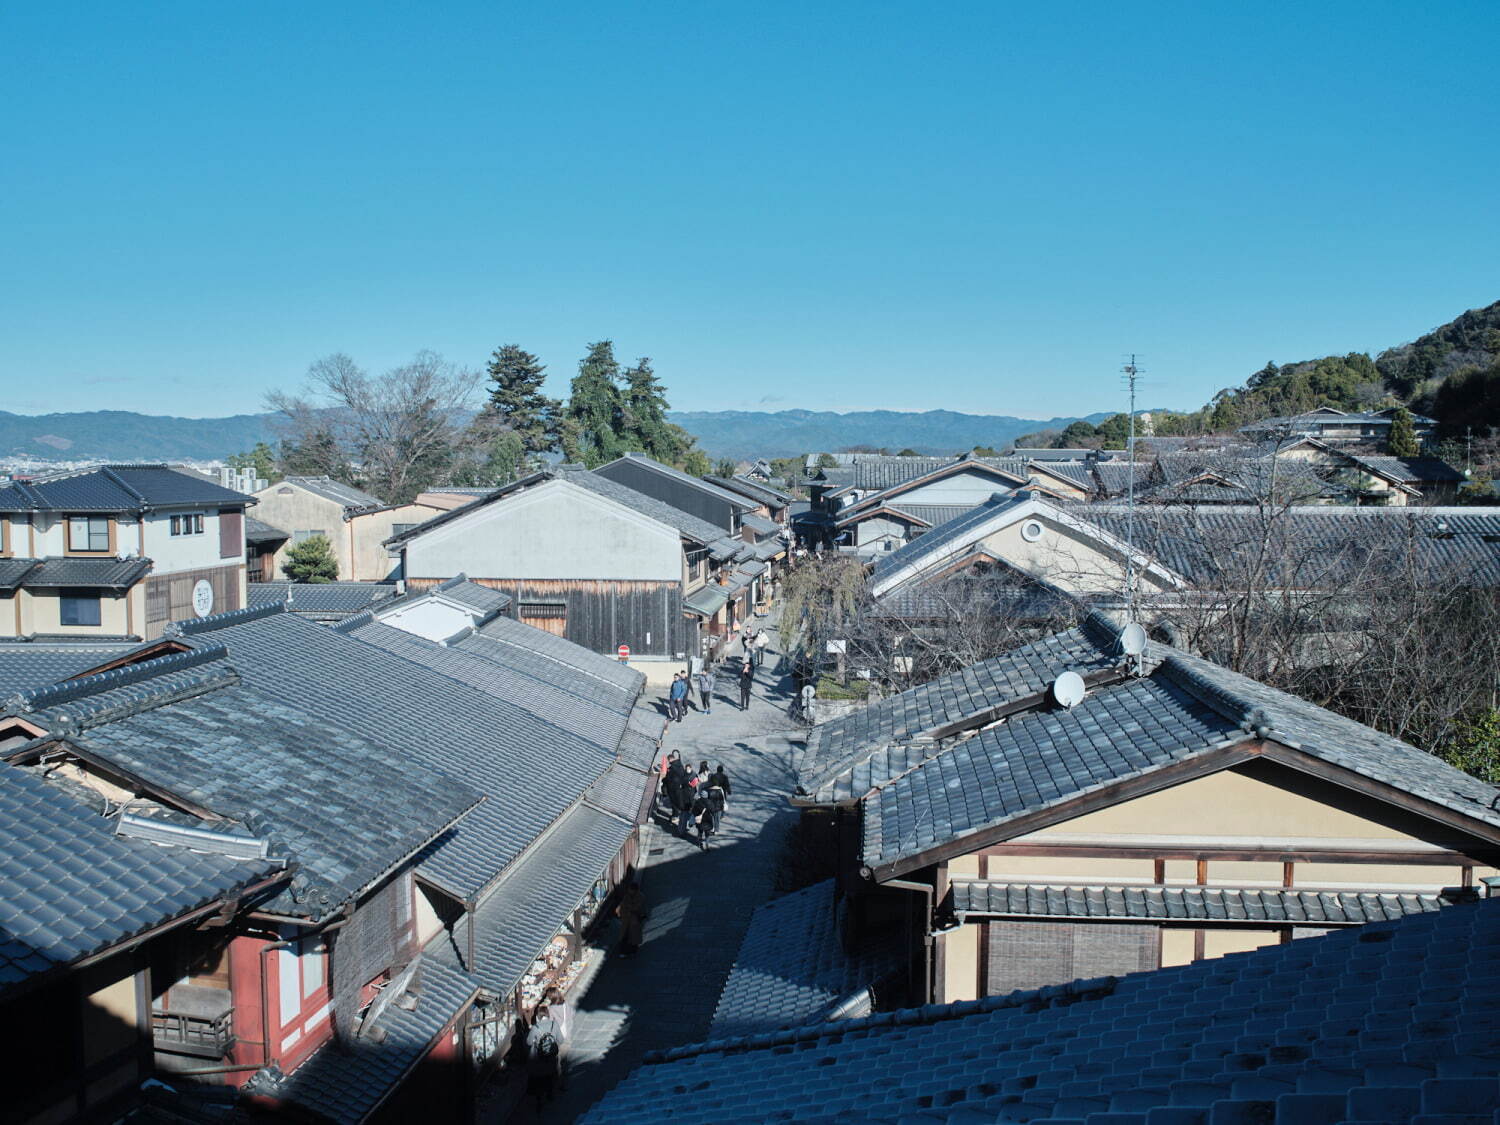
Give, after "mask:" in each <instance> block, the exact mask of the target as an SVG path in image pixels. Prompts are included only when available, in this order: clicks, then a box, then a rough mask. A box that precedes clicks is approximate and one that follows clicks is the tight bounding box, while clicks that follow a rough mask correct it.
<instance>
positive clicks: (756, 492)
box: [703, 476, 793, 508]
mask: <svg viewBox="0 0 1500 1125" xmlns="http://www.w3.org/2000/svg"><path fill="white" fill-rule="evenodd" d="M703 479H704V480H706V481H708V482H709V483H711V484H716V485H718V486H719V487H720V488H722V489H725V490H727V491H729V492H737V493H739V494H740V495H741V496H747V497H749V498H750V499H751V500H754V501H755V502H756V503H757V504H765V505H766V506H767V507H771V508H782V507H785V506H786V505H788V504H790V503H791V502H792V500H793V497H792V496H790V495H788V494H787V493H785V492H782V491H781V489H779V488H772V487H771V486H770V485H769V484H766V483H764V482H762V481H758V480H750V479H749V478H747V477H741V476H734V477H714V476H708V477H704V478H703Z"/></svg>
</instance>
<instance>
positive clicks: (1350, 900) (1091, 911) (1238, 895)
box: [953, 879, 1445, 926]
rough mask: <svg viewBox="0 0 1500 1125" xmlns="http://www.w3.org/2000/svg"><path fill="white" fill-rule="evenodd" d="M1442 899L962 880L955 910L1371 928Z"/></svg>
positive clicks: (1439, 903) (956, 885) (1422, 910)
mask: <svg viewBox="0 0 1500 1125" xmlns="http://www.w3.org/2000/svg"><path fill="white" fill-rule="evenodd" d="M1444 905H1445V900H1444V899H1443V897H1442V896H1441V895H1435V894H1376V893H1372V892H1367V891H1319V890H1301V889H1291V890H1276V889H1269V888H1262V887H1148V886H1118V887H1109V886H1091V887H1078V886H1039V885H1035V884H1024V883H1000V882H994V881H990V880H978V879H975V880H968V879H965V880H956V881H955V882H954V883H953V910H954V912H955V913H957V914H959V915H960V916H962V915H969V914H978V915H988V916H991V917H1006V918H1094V919H1111V920H1127V919H1141V920H1150V921H1178V922H1292V923H1295V924H1297V925H1303V926H1333V925H1363V924H1365V923H1366V922H1389V921H1391V920H1393V919H1396V918H1404V917H1405V916H1406V915H1408V914H1422V913H1426V912H1429V911H1433V910H1440V909H1442V907H1443V906H1444Z"/></svg>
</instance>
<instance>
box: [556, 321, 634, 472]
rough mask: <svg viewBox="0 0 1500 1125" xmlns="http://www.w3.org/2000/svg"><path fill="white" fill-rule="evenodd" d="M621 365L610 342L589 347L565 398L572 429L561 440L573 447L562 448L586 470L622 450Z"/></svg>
mask: <svg viewBox="0 0 1500 1125" xmlns="http://www.w3.org/2000/svg"><path fill="white" fill-rule="evenodd" d="M619 380H620V364H619V362H618V361H616V359H615V345H614V342H613V341H612V340H600V341H598V342H596V343H593V344H590V345H589V348H588V354H587V355H585V356H584V357H583V359H582V360H580V361H579V363H578V374H577V375H575V376H574V377H573V385H572V393H571V394H570V395H569V397H568V406H567V410H566V412H565V413H566V417H567V418H568V419H569V421H571V423H572V427H571V429H570V431H569V432H565V434H564V437H565V438H566V440H567V442H568V443H569V444H571V445H572V446H573V448H572V449H569V448H567V446H566V445H565V446H564V449H563V452H564V454H565V455H566V456H567V457H568V458H569V460H578V461H582V462H583V464H585V465H587V466H588V467H589V468H591V469H592V468H594V467H595V466H598V465H602V464H604V463H605V462H606V461H613V460H614V459H615V458H616V457H618V456H619V455H620V454H621V453H623V452H624V451H625V450H624V446H623V445H622V443H621V441H620V433H621V428H622V427H621V422H622V414H623V410H624V403H623V401H622V396H621V393H620V382H619Z"/></svg>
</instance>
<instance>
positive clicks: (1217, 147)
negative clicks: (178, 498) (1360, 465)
mask: <svg viewBox="0 0 1500 1125" xmlns="http://www.w3.org/2000/svg"><path fill="white" fill-rule="evenodd" d="M1497 43H1500V4H1496V3H1494V2H1493V0H1473V2H1452V3H1443V4H1411V3H1401V4H1396V3H1380V2H1377V3H1357V4H1356V3H1328V4H1269V5H1268V4H1258V5H1249V4H1236V5H1230V4H1201V3H1191V4H1186V3H1185V4H1175V5H1174V4H1159V3H1152V4H1145V3H1142V4H1119V3H1098V4H1093V3H1084V4H1067V5H1060V4H1029V5H1025V6H1022V5H1018V4H1007V3H1000V2H996V0H992V2H986V3H976V4H961V3H953V4H942V5H918V4H879V3H870V2H858V3H848V4H833V3H823V4H809V3H805V2H797V3H787V4H773V3H766V2H757V3H754V4H736V5H729V4H714V3H709V4H702V3H695V4H656V3H643V4H640V5H635V4H619V3H614V4H607V5H606V4H598V5H582V4H578V5H572V4H568V5H563V4H538V3H529V4H499V3H473V4H468V3H458V2H451V0H450V2H447V3H441V4H403V5H394V4H377V3H358V4H353V3H351V4H348V5H338V4H333V3H295V4H293V3H261V2H257V3H250V4H232V5H231V4H218V3H202V2H201V0H200V2H195V3H192V4H186V3H184V4H170V3H155V2H153V3H144V4H129V3H118V2H114V3H109V4H103V3H101V4H93V5H88V4H46V3H29V4H10V5H6V6H5V7H4V9H3V10H0V106H3V109H0V390H3V392H4V393H3V395H0V408H4V409H10V410H15V411H19V412H24V413H36V412H41V411H47V410H80V409H90V408H122V409H139V410H143V411H146V412H150V413H179V414H187V415H194V416H205V415H218V414H224V413H230V412H236V411H252V410H256V409H258V408H259V406H260V402H261V398H262V395H263V393H264V391H265V390H266V389H268V388H273V387H288V388H290V387H294V386H295V385H297V384H298V383H299V382H300V379H301V376H302V373H303V372H304V371H305V369H306V367H307V365H308V363H309V362H310V361H311V360H313V359H314V358H316V357H318V356H320V355H324V354H326V353H329V352H332V351H347V352H349V353H350V354H352V355H354V356H355V357H356V358H357V359H359V360H360V361H361V362H362V363H364V364H366V365H367V366H369V367H372V368H382V367H386V366H390V365H393V364H395V363H398V362H400V361H401V360H403V359H404V358H406V357H407V356H409V355H410V354H411V353H412V352H414V351H415V350H417V349H418V348H423V347H427V348H433V349H436V350H438V351H440V352H442V353H444V354H445V355H447V356H448V357H449V358H450V359H454V360H457V361H461V362H463V363H466V364H471V365H479V364H481V363H482V362H483V361H484V359H485V358H486V357H487V356H488V354H489V352H490V350H491V349H492V348H493V347H494V346H495V345H496V344H498V343H501V342H516V343H519V344H521V345H523V346H524V347H527V348H529V349H531V350H532V351H535V352H538V353H539V354H540V355H541V356H542V358H543V359H544V360H545V361H546V362H547V363H548V364H549V365H550V370H551V373H552V378H553V383H554V387H553V390H554V391H555V392H556V393H563V392H565V390H566V382H567V379H569V378H570V377H571V375H572V374H573V372H574V370H575V368H576V363H577V360H578V357H579V356H580V355H581V354H582V352H583V347H584V344H585V343H586V342H587V341H590V340H594V339H598V338H601V337H605V336H608V337H612V338H613V339H614V340H615V341H616V344H617V348H618V351H619V353H620V354H621V356H622V357H624V358H627V359H628V358H633V357H635V356H637V355H641V354H649V355H651V356H652V357H654V359H655V361H656V365H657V370H658V373H659V374H660V375H661V377H662V378H663V379H664V380H665V381H666V382H667V384H668V386H669V387H670V389H671V392H672V400H673V405H674V406H676V407H678V408H681V409H725V408H743V409H782V408H785V407H790V406H805V407H811V408H817V409H846V408H862V407H888V408H893V409H932V408H948V409H954V410H965V411H974V412H982V413H994V414H1020V415H1025V416H1047V415H1053V414H1070V413H1083V412H1088V411H1092V410H1103V409H1116V408H1118V406H1119V405H1120V403H1121V391H1120V389H1119V380H1118V378H1117V375H1116V371H1117V369H1118V367H1119V364H1120V362H1121V358H1122V356H1123V353H1125V352H1128V351H1131V350H1134V351H1138V352H1140V353H1141V354H1142V355H1143V356H1144V359H1143V363H1144V366H1145V367H1146V368H1147V371H1148V374H1147V379H1148V383H1147V386H1146V389H1145V392H1144V397H1145V399H1146V400H1147V401H1148V402H1149V403H1150V404H1152V405H1168V406H1182V407H1190V406H1195V405H1198V404H1199V403H1201V402H1202V401H1204V400H1205V399H1206V398H1207V397H1209V396H1210V395H1211V394H1212V393H1213V392H1214V391H1216V390H1217V389H1219V388H1221V387H1224V386H1227V385H1231V384H1234V383H1238V382H1240V381H1242V380H1243V379H1244V378H1245V376H1247V375H1248V374H1249V373H1250V372H1251V371H1253V370H1255V369H1256V368H1258V367H1259V366H1260V365H1261V364H1263V363H1264V362H1265V361H1266V360H1268V359H1275V360H1277V361H1286V360H1293V359H1301V358H1307V357H1310V356H1314V355H1322V354H1327V353H1330V352H1344V351H1351V350H1366V349H1369V350H1374V349H1379V348H1381V347H1383V346H1387V345H1389V344H1393V343H1397V342H1400V341H1402V340H1406V339H1410V338H1412V337H1413V336H1415V335H1418V334H1420V333H1421V332H1423V331H1425V330H1427V329H1429V328H1431V327H1433V326H1435V325H1437V324H1439V323H1441V322H1443V321H1445V320H1448V319H1449V318H1451V317H1452V316H1454V315H1456V314H1457V313H1458V312H1460V311H1462V310H1463V309H1465V308H1469V307H1473V306H1478V305H1483V304H1488V303H1489V302H1491V301H1494V300H1496V299H1497V298H1500V63H1497V56H1496V44H1497Z"/></svg>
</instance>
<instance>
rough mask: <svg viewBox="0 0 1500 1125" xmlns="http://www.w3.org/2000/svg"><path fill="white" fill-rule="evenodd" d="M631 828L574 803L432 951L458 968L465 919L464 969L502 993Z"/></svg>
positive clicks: (516, 979) (590, 886) (544, 943)
mask: <svg viewBox="0 0 1500 1125" xmlns="http://www.w3.org/2000/svg"><path fill="white" fill-rule="evenodd" d="M632 831H634V827H633V825H631V824H628V823H626V822H625V821H624V820H621V819H620V818H619V817H616V816H611V815H610V814H609V813H605V812H601V811H599V810H598V809H594V808H590V807H589V806H587V805H575V806H574V807H573V808H571V809H569V810H568V811H567V812H566V813H565V814H564V815H563V817H562V818H561V819H560V820H559V821H558V823H557V824H556V825H555V826H553V828H552V829H551V830H550V831H549V832H548V833H547V835H546V836H545V837H544V838H543V839H541V840H540V841H538V842H537V844H536V845H535V846H534V847H533V848H531V849H530V850H529V851H528V852H527V853H526V855H525V856H523V857H522V858H521V860H520V861H519V862H518V863H516V864H515V865H514V867H513V869H512V870H510V871H507V872H506V874H505V876H504V878H502V879H501V880H500V882H499V883H497V884H496V885H495V887H494V889H493V890H492V891H490V892H489V893H488V894H487V895H486V896H485V898H484V900H483V901H482V902H481V903H480V904H479V906H478V908H477V909H476V910H475V911H474V913H473V914H472V915H465V916H464V917H463V918H461V919H460V920H459V921H458V923H457V924H456V925H455V926H454V931H453V939H452V941H450V942H445V943H442V945H441V946H435V947H434V954H435V955H436V956H438V957H440V958H442V959H443V960H445V961H446V962H448V963H449V964H453V965H459V964H461V960H462V958H464V957H467V955H468V948H469V936H468V928H469V925H470V921H469V919H470V918H471V917H472V918H473V920H474V922H473V924H474V926H475V933H474V964H473V965H469V966H467V969H468V971H470V972H472V973H473V975H474V976H475V977H476V978H477V979H478V980H480V981H481V982H482V983H483V984H484V986H485V988H487V989H488V990H490V991H491V992H492V993H494V994H496V995H499V996H505V995H508V994H509V993H510V992H511V991H512V990H514V989H515V987H516V986H517V985H518V984H519V983H520V980H521V977H522V976H523V975H524V974H525V973H526V971H527V970H528V969H529V968H530V967H531V963H532V962H533V961H535V960H536V958H537V956H538V955H539V954H540V953H541V952H542V950H543V949H545V948H546V946H547V943H548V942H549V941H551V940H552V938H553V936H554V935H555V934H556V933H557V932H558V931H559V930H560V929H561V928H562V926H563V924H564V922H565V921H566V920H567V917H568V915H569V914H570V913H571V912H572V911H573V910H574V909H575V908H576V907H578V906H579V905H580V904H581V903H583V901H584V900H585V899H587V898H588V896H589V894H590V893H591V892H592V890H593V887H594V883H595V882H596V881H597V880H598V879H599V878H600V877H601V876H603V875H604V874H605V872H606V871H607V870H608V868H609V865H610V863H611V862H612V861H613V860H614V858H615V856H616V855H618V854H619V851H620V849H621V848H622V847H624V845H625V841H626V840H627V839H629V837H630V834H631V832H632Z"/></svg>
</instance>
